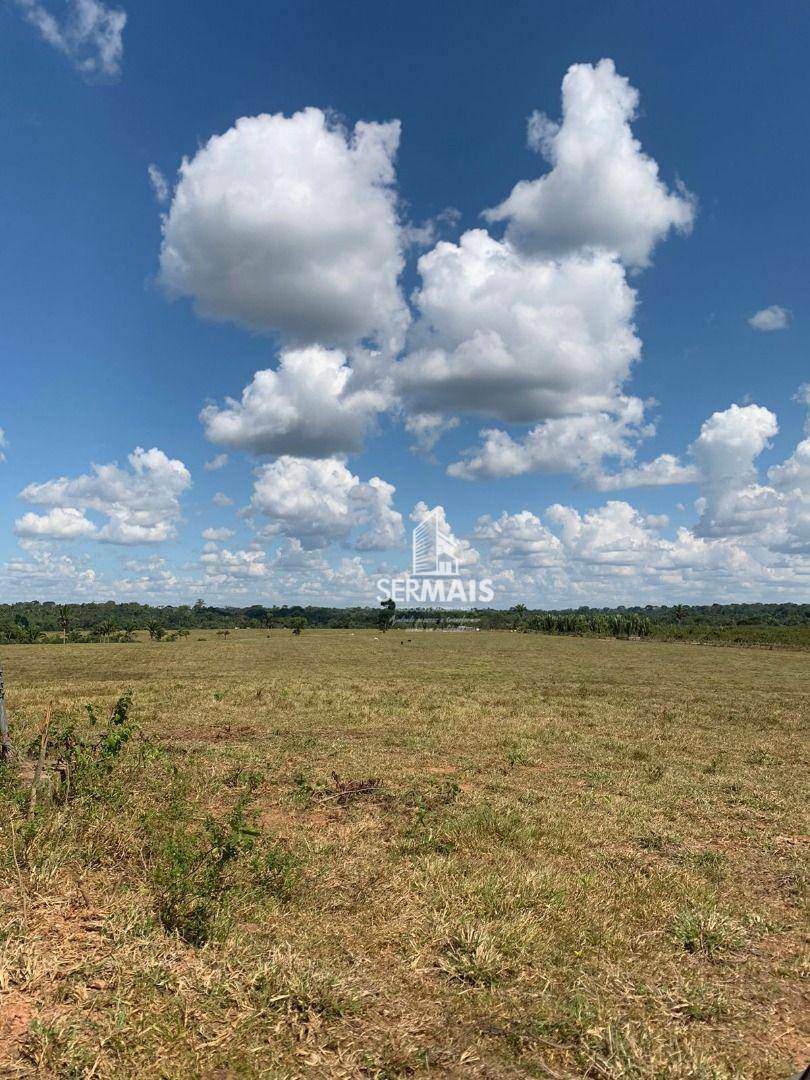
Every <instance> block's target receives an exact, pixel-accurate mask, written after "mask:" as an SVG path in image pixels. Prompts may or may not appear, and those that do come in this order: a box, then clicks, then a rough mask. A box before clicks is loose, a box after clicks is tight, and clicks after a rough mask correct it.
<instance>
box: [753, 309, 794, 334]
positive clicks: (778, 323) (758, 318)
mask: <svg viewBox="0 0 810 1080" xmlns="http://www.w3.org/2000/svg"><path fill="white" fill-rule="evenodd" d="M748 325H749V326H750V327H752V328H753V329H754V330H766V331H767V330H787V328H788V326H789V325H790V312H789V311H788V309H787V308H783V307H780V306H779V305H778V304H771V306H770V307H766V308H763V309H762V310H761V311H757V312H756V313H755V314H754V315H752V316H751V318H750V319H749V320H748Z"/></svg>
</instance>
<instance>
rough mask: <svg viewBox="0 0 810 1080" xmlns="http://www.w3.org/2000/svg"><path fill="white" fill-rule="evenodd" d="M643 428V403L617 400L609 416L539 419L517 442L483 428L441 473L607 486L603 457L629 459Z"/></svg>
mask: <svg viewBox="0 0 810 1080" xmlns="http://www.w3.org/2000/svg"><path fill="white" fill-rule="evenodd" d="M647 430H648V429H647V426H646V425H645V424H644V405H643V402H641V401H639V399H638V398H622V399H620V400H619V401H618V402H617V411H616V412H614V413H606V412H600V413H591V414H585V415H582V416H565V417H559V418H557V419H554V420H545V421H543V423H542V424H538V425H537V426H536V427H535V428H533V429H532V430H531V431H529V433H528V434H527V435H525V436H524V437H523V438H521V439H514V438H512V436H511V435H509V434H508V433H507V432H506V431H501V430H500V429H498V428H488V429H485V430H483V431H482V432H481V436H482V439H483V441H482V443H481V445H480V446H479V447H477V448H475V449H473V450H469V451H467V452H466V453H465V454H464V455H463V457H462V459H461V460H460V461H456V462H453V464H451V465H450V466H449V467H448V469H447V472H448V473H449V474H450V476H456V477H459V478H461V479H462V480H480V479H491V478H496V477H504V476H520V475H522V474H523V473H528V472H550V473H563V472H575V473H579V474H580V475H581V476H583V477H585V478H587V479H589V480H591V482H593V483H594V484H595V485H596V486H601V484H602V482H603V481H605V482H607V481H606V478H605V477H603V475H602V473H601V468H602V462H603V461H604V459H605V458H618V459H619V460H620V461H626V460H629V459H630V458H631V457H632V456H633V454H634V452H635V451H634V446H633V443H634V442H635V441H636V440H638V439H640V438H642V437H643V435H644V434H646V433H647ZM628 471H629V470H628Z"/></svg>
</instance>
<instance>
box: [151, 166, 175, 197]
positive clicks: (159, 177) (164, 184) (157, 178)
mask: <svg viewBox="0 0 810 1080" xmlns="http://www.w3.org/2000/svg"><path fill="white" fill-rule="evenodd" d="M147 172H148V173H149V183H150V184H151V185H152V190H153V191H154V193H155V198H156V199H157V201H158V202H159V203H166V202H168V201H169V194H170V192H169V182H168V180H167V179H166V177H165V176H164V175H163V173H162V172H161V170H160V169H159V168H158V167H157V165H150V166H149V168H148V169H147Z"/></svg>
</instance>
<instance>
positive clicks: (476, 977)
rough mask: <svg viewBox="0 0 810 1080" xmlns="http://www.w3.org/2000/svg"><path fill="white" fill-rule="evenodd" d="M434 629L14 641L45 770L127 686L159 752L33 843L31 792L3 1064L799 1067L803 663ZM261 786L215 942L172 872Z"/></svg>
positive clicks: (701, 1073)
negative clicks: (195, 939)
mask: <svg viewBox="0 0 810 1080" xmlns="http://www.w3.org/2000/svg"><path fill="white" fill-rule="evenodd" d="M410 636H411V641H410V642H408V641H407V636H405V635H401V634H397V633H389V634H387V635H385V636H382V637H380V639H379V640H374V638H375V635H374V634H371V633H362V632H355V633H351V632H349V631H321V632H317V633H315V632H306V633H304V634H303V635H302V636H301V637H300V638H294V637H293V636H292V635H290V634H289V633H287V632H282V631H273V632H272V633H271V634H270V635H269V636H268V635H267V634H265V633H261V632H237V633H233V634H231V635H230V636H229V637H228V639H227V640H223V639H221V638H217V637H216V636H215V635H210V634H200V633H196V632H195V633H193V634H192V636H191V638H190V639H188V640H186V641H178V642H174V643H163V644H156V643H138V644H134V645H83V646H66V647H61V646H53V647H51V646H47V647H25V646H22V647H4V648H3V649H1V650H0V660H1V661H2V663H3V666H4V670H5V673H6V685H7V688H8V691H7V692H8V705H9V708H10V713H11V718H12V724H13V728H14V735H15V741H16V744H17V746H18V747H27V746H28V745H29V743H31V742H32V741H33V740H34V737H35V735H36V733H37V732H38V731H39V728H40V724H41V718H42V716H43V714H44V711H45V708H46V706H47V705H48V703H52V705H53V709H54V715H55V716H60V715H61V716H64V715H67V714H70V715H73V716H74V717H77V718H78V717H80V716H81V715H82V714H83V706H84V705H85V704H86V703H92V704H94V706H95V707H96V709H97V711H98V712H99V713H100V714H104V715H106V713H107V712H109V706H110V705H111V703H112V702H113V700H114V699H115V698H116V697H117V696H118V695H119V694H120V693H121V692H122V691H123V690H124V689H125V688H126V687H132V689H133V693H134V715H135V718H136V720H137V722H138V724H139V725H140V727H141V729H142V730H143V732H144V733H145V735H146V736H147V737H148V738H149V740H150V741H151V742H152V743H154V744H155V745H156V746H157V747H159V748H160V750H161V752H160V753H157V754H156V753H153V751H151V750H148V751H146V752H145V745H144V743H143V742H142V741H141V740H140V739H135V740H133V742H132V743H131V744H130V746H129V748H128V749H127V751H126V752H125V753H124V754H123V755H121V759H120V761H119V762H118V764H117V765H116V770H115V773H114V775H113V777H112V778H111V779H110V781H109V782H106V781H105V783H107V786H106V787H104V788H103V790H102V791H101V793H100V794H99V793H96V795H95V797H92V798H91V797H86V798H85V797H80V798H77V799H75V800H73V801H72V802H69V803H68V804H66V805H64V806H48V805H45V806H40V808H39V810H38V811H37V814H36V815H35V820H34V821H33V822H32V823H30V824H29V823H27V822H26V813H25V806H24V800H22V801H21V798H20V796H19V794H15V793H14V790H13V788H12V787H10V786H9V784H6V788H5V789H4V794H3V796H2V797H3V798H4V799H5V801H6V809H5V813H4V814H3V836H4V853H5V855H4V862H3V870H4V882H3V889H2V894H0V899H1V900H2V914H3V923H4V926H3V930H2V936H0V1045H2V1050H0V1075H4V1076H18V1075H19V1076H25V1075H32V1074H35V1073H39V1074H41V1075H47V1076H59V1077H68V1076H76V1077H79V1076H82V1077H84V1076H102V1077H106V1076H111V1077H112V1076H115V1077H124V1076H126V1077H147V1076H165V1077H186V1076H206V1077H242V1076H270V1077H296V1076H323V1077H326V1076H329V1077H377V1078H381V1080H382V1078H388V1077H404V1076H438V1075H442V1076H477V1077H492V1078H500V1077H503V1078H506V1077H521V1076H537V1077H552V1078H553V1077H565V1078H575V1077H602V1078H616V1080H618V1078H626V1080H630V1078H632V1080H643V1078H644V1080H659V1078H661V1077H673V1078H679V1077H680V1078H684V1080H686V1078H706V1080H708V1078H717V1080H720V1078H731V1077H738V1078H744V1080H774V1078H778V1077H781V1076H784V1077H786V1078H787V1077H788V1076H789V1075H790V1073H791V1071H792V1070H795V1068H796V1067H797V1066H799V1065H800V1064H804V1063H805V1061H804V1059H805V1058H806V1057H807V1049H808V1047H807V1045H806V1043H803V1041H802V1031H803V1029H804V1031H805V1034H806V1027H807V1025H806V1020H807V1009H806V1004H807V1003H806V1000H803V998H802V990H801V987H802V982H801V979H802V972H803V971H805V970H806V966H805V967H803V945H804V940H803V933H802V931H803V927H804V925H805V922H804V909H803V907H802V904H803V899H804V892H803V888H804V881H805V868H806V861H805V858H804V856H805V852H806V846H805V838H804V835H803V828H804V814H803V799H805V798H806V795H807V791H806V782H805V777H806V775H807V769H806V762H805V761H803V760H802V755H803V752H804V750H805V748H806V745H807V744H806V722H807V719H808V715H809V714H810V708H809V707H808V706H809V704H810V670H809V669H810V665H808V663H807V658H806V656H804V655H802V654H798V653H787V652H762V653H757V652H753V651H751V650H737V649H732V648H729V649H722V650H719V649H718V650H713V649H701V648H697V647H689V646H683V647H679V648H674V647H672V646H668V645H657V644H649V643H635V642H619V641H612V640H607V641H603V640H580V639H564V638H549V637H542V636H534V635H531V636H529V635H525V636H524V635H518V634H508V633H491V634H485V633H481V634H475V635H472V634H471V635H442V634H413V635H410ZM200 638H202V639H203V640H198V639H200ZM403 640H404V641H405V642H406V643H405V644H400V642H401V641H403ZM377 780H379V781H380V783H379V784H377V783H373V782H372V781H377ZM351 785H356V786H354V787H352V786H351ZM240 793H241V794H242V795H244V797H245V798H249V800H250V803H251V805H252V807H253V808H254V810H255V812H256V815H257V821H258V825H259V826H260V828H261V831H262V837H261V838H259V842H260V843H261V844H262V845H264V847H263V848H262V849H261V850H262V852H263V855H262V858H265V857H267V858H269V859H270V862H271V863H272V872H271V873H269V874H268V873H266V872H263V875H264V876H262V875H259V876H258V877H257V876H256V874H255V872H254V871H255V867H254V869H251V870H249V869H248V862H249V860H248V857H247V856H245V858H244V859H242V860H236V861H235V862H234V864H233V865H234V867H235V869H234V870H233V873H232V876H231V877H229V878H228V879H227V891H226V892H224V893H223V894H222V896H221V898H220V901H218V904H217V905H215V906H216V911H215V914H214V917H213V918H212V921H211V926H210V934H209V939H208V940H207V941H206V943H204V944H201V945H197V946H194V945H190V944H188V943H185V942H184V941H183V940H182V938H181V937H180V936H178V935H177V934H173V933H167V932H166V930H165V929H164V926H163V925H162V924H161V921H160V918H159V917H158V914H157V912H158V906H157V900H156V896H157V893H156V885H155V880H156V879H155V876H154V866H153V863H154V858H155V855H154V852H155V851H157V850H158V849H159V845H160V843H162V842H163V839H165V837H164V836H163V833H164V832H165V831H166V829H167V828H168V825H167V823H170V822H175V828H176V830H177V829H179V830H180V834H181V835H182V836H192V835H193V836H197V835H198V834H200V830H201V823H202V822H203V820H204V818H205V816H206V814H212V815H213V816H214V817H215V818H217V819H219V820H224V819H225V818H226V817H227V815H228V814H229V813H230V812H231V810H232V808H233V806H234V804H235V802H236V801H237V800H238V798H239V797H240ZM177 822H180V825H179V826H178V825H177ZM250 858H253V856H251V857H250ZM243 863H244V866H245V868H244V870H243V869H242V864H243ZM250 865H252V864H250ZM228 873H229V874H231V871H230V870H229V871H228Z"/></svg>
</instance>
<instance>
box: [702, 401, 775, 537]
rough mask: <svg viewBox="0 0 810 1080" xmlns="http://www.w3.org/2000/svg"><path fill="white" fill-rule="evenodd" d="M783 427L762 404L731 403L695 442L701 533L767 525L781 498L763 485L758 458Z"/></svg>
mask: <svg viewBox="0 0 810 1080" xmlns="http://www.w3.org/2000/svg"><path fill="white" fill-rule="evenodd" d="M778 430H779V427H778V424H777V421H776V417H775V416H774V414H773V413H772V412H771V411H770V409H766V408H764V407H763V406H761V405H731V406H730V407H729V408H728V409H725V410H724V411H722V412H716V413H713V414H712V415H711V416H710V417H709V419H708V420H706V421H705V422H704V424H703V426H702V427H701V429H700V435H699V436H698V438H697V439H696V440H695V442H694V443H692V446H691V453H692V456H693V458H694V460H695V463H696V464H697V466H698V469H699V470H700V473H701V478H702V479H701V485H702V495H701V499H700V501H699V506H698V509H699V510H700V522H699V524H698V528H697V532H698V534H699V535H702V536H732V535H739V534H744V533H750V532H756V531H758V530H759V529H761V528H762V526H763V524H765V523H767V521H768V519H769V518H770V517H771V515H772V513H773V511H774V509H775V504H776V500H775V498H774V492H773V491H772V489H769V488H765V487H760V486H759V484H758V483H757V469H756V464H755V462H756V459H757V458H758V457H759V455H760V454H761V453H762V451H763V450H764V449H765V447H766V446H767V445H768V443H769V440H770V439H772V438H773V436H774V435H776V433H777V432H778Z"/></svg>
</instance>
